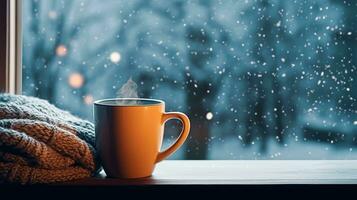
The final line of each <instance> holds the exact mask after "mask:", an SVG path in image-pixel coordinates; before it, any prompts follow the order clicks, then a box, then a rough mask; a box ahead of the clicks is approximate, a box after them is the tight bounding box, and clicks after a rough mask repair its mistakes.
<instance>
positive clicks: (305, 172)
mask: <svg viewBox="0 0 357 200" xmlns="http://www.w3.org/2000/svg"><path fill="white" fill-rule="evenodd" d="M66 184H67V183H66ZM68 184H70V185H72V184H73V185H103V186H104V185H211V184H214V185H216V184H230V185H232V184H233V185H255V184H259V185H281V184H357V160H235V161H233V160H210V161H188V160H167V161H163V162H161V163H159V164H157V166H156V169H155V171H154V173H153V176H152V177H148V178H143V179H136V180H120V179H112V178H106V175H105V173H104V171H102V172H101V173H100V174H99V175H98V177H94V178H89V179H85V180H79V181H75V182H71V183H68Z"/></svg>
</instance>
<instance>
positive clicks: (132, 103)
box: [96, 99, 162, 106]
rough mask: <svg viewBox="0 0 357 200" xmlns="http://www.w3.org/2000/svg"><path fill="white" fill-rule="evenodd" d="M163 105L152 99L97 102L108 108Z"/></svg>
mask: <svg viewBox="0 0 357 200" xmlns="http://www.w3.org/2000/svg"><path fill="white" fill-rule="evenodd" d="M160 103H162V102H161V101H159V100H151V99H108V100H102V101H99V102H97V103H96V104H99V105H106V106H128V105H129V106H142V105H155V104H160Z"/></svg>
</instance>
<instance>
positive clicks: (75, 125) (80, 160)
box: [0, 94, 100, 184]
mask: <svg viewBox="0 0 357 200" xmlns="http://www.w3.org/2000/svg"><path fill="white" fill-rule="evenodd" d="M97 161H98V157H97V154H96V149H95V136H94V125H93V124H92V123H90V122H88V121H85V120H82V119H79V118H77V117H75V116H73V115H71V114H70V113H69V112H66V111H63V110H61V109H59V108H57V107H55V106H53V105H51V104H49V103H48V102H47V101H45V100H42V99H38V98H35V97H27V96H22V95H10V94H0V182H11V183H21V184H35V183H52V182H62V181H71V180H75V179H81V178H86V177H90V176H92V175H94V174H95V173H96V172H97V171H98V170H99V166H100V165H99V163H98V162H97Z"/></svg>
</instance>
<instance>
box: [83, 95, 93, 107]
mask: <svg viewBox="0 0 357 200" xmlns="http://www.w3.org/2000/svg"><path fill="white" fill-rule="evenodd" d="M83 101H84V103H85V104H87V105H91V104H92V103H93V96H92V95H90V94H88V95H86V96H84V97H83Z"/></svg>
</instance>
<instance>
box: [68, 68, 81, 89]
mask: <svg viewBox="0 0 357 200" xmlns="http://www.w3.org/2000/svg"><path fill="white" fill-rule="evenodd" d="M83 83H84V77H83V75H82V74H80V73H77V72H76V73H72V74H70V75H69V78H68V84H69V85H70V86H71V87H73V88H80V87H82V85H83Z"/></svg>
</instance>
